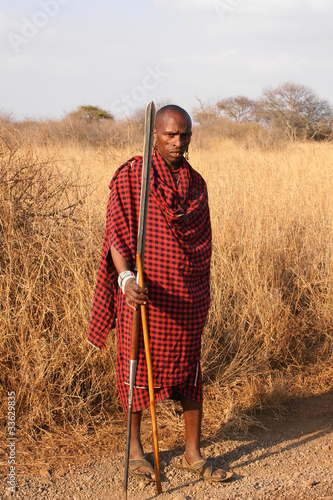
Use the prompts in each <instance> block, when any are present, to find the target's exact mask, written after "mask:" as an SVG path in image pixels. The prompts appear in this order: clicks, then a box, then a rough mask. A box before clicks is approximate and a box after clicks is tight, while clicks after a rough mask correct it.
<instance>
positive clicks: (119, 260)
mask: <svg viewBox="0 0 333 500" xmlns="http://www.w3.org/2000/svg"><path fill="white" fill-rule="evenodd" d="M111 257H112V260H113V263H114V267H115V268H116V269H117V273H118V274H120V273H123V272H124V271H127V270H129V271H131V270H132V269H131V268H130V266H129V264H128V262H127V260H126V259H125V258H124V257H123V256H122V255H121V253H119V252H118V250H116V249H115V247H114V246H113V245H111Z"/></svg>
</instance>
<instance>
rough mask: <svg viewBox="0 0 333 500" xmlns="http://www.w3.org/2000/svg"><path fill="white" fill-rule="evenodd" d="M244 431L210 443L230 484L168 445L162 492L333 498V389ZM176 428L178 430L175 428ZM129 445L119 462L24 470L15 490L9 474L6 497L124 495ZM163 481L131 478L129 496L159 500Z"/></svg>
mask: <svg viewBox="0 0 333 500" xmlns="http://www.w3.org/2000/svg"><path fill="white" fill-rule="evenodd" d="M259 420H260V421H261V422H262V423H263V424H264V426H265V427H266V429H267V430H263V429H260V428H256V429H254V430H252V431H251V434H248V435H247V436H246V437H244V438H241V439H240V438H235V437H234V436H233V435H231V434H230V435H225V436H224V437H223V439H215V440H213V441H212V440H211V441H205V442H204V443H202V450H203V454H204V456H205V457H212V458H213V459H214V464H216V465H219V466H222V467H224V468H226V469H228V470H232V471H233V472H234V476H233V479H232V480H230V481H228V482H227V483H223V484H215V485H212V484H209V483H207V482H204V481H202V480H201V479H200V478H198V477H197V476H195V475H192V474H191V473H189V472H187V471H183V470H181V469H180V468H179V465H180V462H181V457H182V453H183V450H182V449H180V448H176V449H174V450H170V451H167V450H163V448H162V447H161V451H160V460H161V467H162V487H163V493H162V495H160V496H159V498H160V499H161V500H162V499H173V500H190V499H191V500H192V499H204V500H209V499H220V498H221V499H246V500H251V499H253V500H254V499H268V500H269V499H290V500H291V499H293V500H294V499H306V500H309V499H333V393H330V394H327V395H325V396H318V397H311V398H307V399H302V400H297V401H292V402H291V403H290V405H289V406H288V412H287V413H286V414H285V415H284V417H283V418H281V417H280V418H277V417H276V416H274V415H273V414H272V413H269V412H266V413H262V414H261V415H259ZM170 432H172V430H170ZM123 463H124V458H123V451H122V452H121V453H120V452H117V453H116V454H115V455H114V456H113V461H112V462H111V459H110V460H106V459H98V460H97V459H94V458H93V457H91V461H90V463H86V464H84V465H71V466H67V467H64V466H62V465H61V464H59V466H58V467H54V468H52V469H48V468H47V467H45V468H42V469H41V470H40V471H39V475H38V476H37V475H30V476H29V475H21V476H18V477H17V480H16V484H17V492H16V493H15V494H12V495H11V494H10V493H9V492H8V488H7V486H6V482H5V481H4V480H2V481H1V485H0V497H1V498H9V497H12V498H17V499H40V500H43V499H45V500H64V499H73V500H81V499H82V500H83V499H97V500H104V499H118V498H122V484H123V467H124V465H123ZM155 497H156V492H155V486H154V484H152V483H147V482H143V481H142V480H141V481H140V480H137V479H136V478H132V477H130V478H129V487H128V499H129V500H131V499H140V500H141V499H153V498H155Z"/></svg>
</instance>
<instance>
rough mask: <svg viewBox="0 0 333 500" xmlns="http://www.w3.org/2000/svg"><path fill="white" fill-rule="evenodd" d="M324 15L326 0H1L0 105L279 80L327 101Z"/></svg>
mask: <svg viewBox="0 0 333 500" xmlns="http://www.w3.org/2000/svg"><path fill="white" fill-rule="evenodd" d="M332 18H333V1H332V0H141V1H138V0H137V1H135V0H122V1H117V2H116V1H112V0H111V1H110V0H94V1H92V0H15V1H8V0H0V40H1V51H0V68H1V78H0V111H2V112H6V113H12V114H13V115H14V117H15V118H18V119H21V118H25V117H29V118H61V117H62V116H64V115H65V114H66V113H68V112H69V111H72V110H73V109H75V108H76V107H77V106H79V105H82V104H92V105H97V106H100V107H102V108H104V109H106V110H108V111H110V112H111V113H113V114H114V115H115V116H116V117H119V118H122V117H125V116H128V115H131V114H132V113H133V112H134V111H135V110H136V109H138V108H142V107H143V106H144V105H145V104H146V102H147V101H148V100H150V99H153V100H155V101H156V102H175V103H177V104H179V105H181V106H183V107H185V108H187V109H188V110H189V111H191V110H192V109H193V108H194V107H195V106H197V103H198V100H197V98H199V99H201V100H202V101H204V102H208V101H211V102H214V101H215V100H217V99H219V98H222V97H229V96H235V95H245V96H247V97H251V98H257V97H258V96H259V95H260V93H261V91H262V90H263V89H264V88H265V87H267V86H272V87H274V86H277V85H279V84H280V83H283V82H286V81H293V82H296V83H300V84H304V85H307V86H309V87H311V88H312V89H313V90H314V91H315V92H316V93H317V94H318V96H319V97H320V98H323V99H327V100H329V101H330V102H331V103H332V104H333V85H332V76H333V43H332V42H333V30H332Z"/></svg>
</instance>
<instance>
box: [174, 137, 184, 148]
mask: <svg viewBox="0 0 333 500" xmlns="http://www.w3.org/2000/svg"><path fill="white" fill-rule="evenodd" d="M174 145H175V146H177V147H179V148H180V147H181V146H182V145H183V141H182V139H181V137H180V135H175V136H174Z"/></svg>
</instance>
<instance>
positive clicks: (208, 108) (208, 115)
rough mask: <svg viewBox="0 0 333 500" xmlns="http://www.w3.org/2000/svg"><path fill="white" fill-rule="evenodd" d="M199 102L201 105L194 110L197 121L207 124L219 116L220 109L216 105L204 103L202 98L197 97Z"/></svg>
mask: <svg viewBox="0 0 333 500" xmlns="http://www.w3.org/2000/svg"><path fill="white" fill-rule="evenodd" d="M197 100H198V102H199V107H198V108H195V109H194V110H193V113H192V114H193V118H194V120H195V121H196V122H198V123H200V124H201V125H206V124H209V123H212V122H213V121H214V120H216V118H218V116H219V111H218V109H217V106H216V105H212V104H203V102H202V101H201V99H199V97H197Z"/></svg>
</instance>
